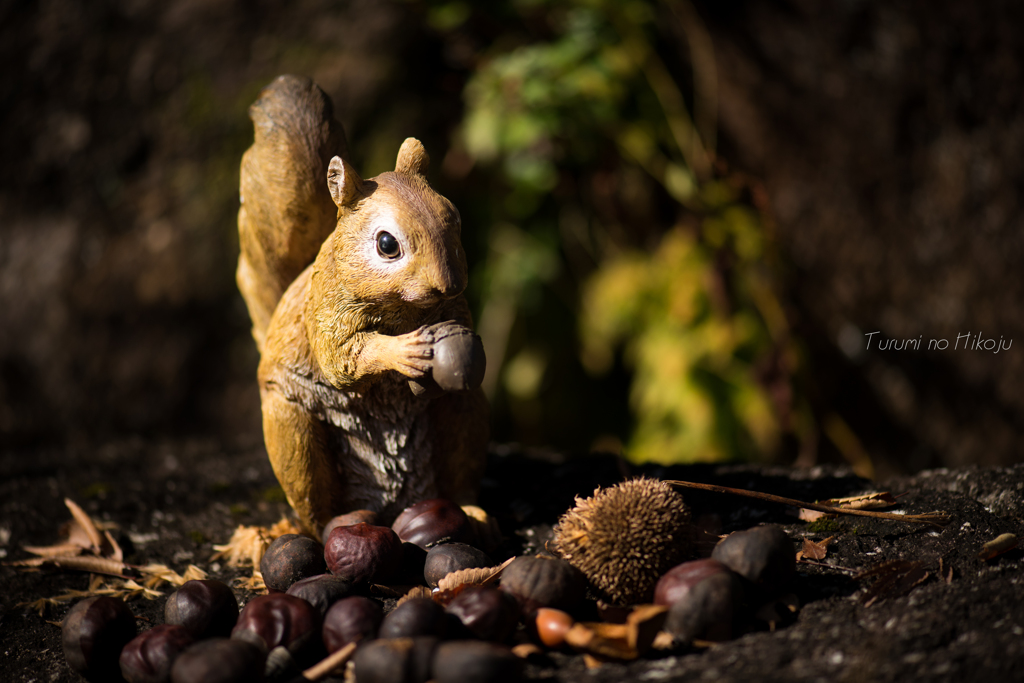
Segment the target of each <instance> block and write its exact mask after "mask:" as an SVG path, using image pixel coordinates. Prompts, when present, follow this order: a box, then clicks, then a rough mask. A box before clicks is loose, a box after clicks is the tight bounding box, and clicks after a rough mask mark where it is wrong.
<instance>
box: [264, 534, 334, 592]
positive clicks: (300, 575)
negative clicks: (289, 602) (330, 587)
mask: <svg viewBox="0 0 1024 683" xmlns="http://www.w3.org/2000/svg"><path fill="white" fill-rule="evenodd" d="M326 572H327V563H326V562H325V561H324V548H323V546H322V545H320V544H319V543H317V542H316V541H314V540H313V539H312V538H310V537H309V536H302V535H300V534H285V535H283V536H279V537H278V538H275V539H274V542H273V543H271V544H270V546H269V547H268V548H267V550H266V552H265V553H263V559H261V560H260V573H261V574H263V583H265V584H266V585H267V588H270V589H272V590H277V591H286V590H288V588H290V587H291V585H292V584H293V583H295V582H296V581H298V580H300V579H305V578H307V577H310V576H316V575H318V574H324V573H326Z"/></svg>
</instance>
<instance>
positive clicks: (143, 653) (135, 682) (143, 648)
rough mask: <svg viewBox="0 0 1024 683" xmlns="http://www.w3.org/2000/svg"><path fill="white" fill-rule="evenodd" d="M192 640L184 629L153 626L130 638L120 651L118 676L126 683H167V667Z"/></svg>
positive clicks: (169, 673) (168, 676)
mask: <svg viewBox="0 0 1024 683" xmlns="http://www.w3.org/2000/svg"><path fill="white" fill-rule="evenodd" d="M193 641H194V638H192V634H191V633H189V632H188V629H186V628H185V627H184V626H177V625H174V624H160V625H159V626H154V627H153V628H151V629H149V630H148V631H144V632H142V633H140V634H139V635H138V636H136V637H135V638H133V639H132V640H131V641H130V642H129V643H128V644H127V645H126V646H125V648H124V650H122V651H121V658H120V665H121V675H122V676H123V677H124V680H126V681H127V682H128V683H168V681H170V680H171V665H173V664H174V660H175V659H177V657H178V655H179V654H181V653H182V651H184V650H185V648H187V647H188V646H189V645H191V644H192V642H193Z"/></svg>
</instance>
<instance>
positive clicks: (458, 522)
mask: <svg viewBox="0 0 1024 683" xmlns="http://www.w3.org/2000/svg"><path fill="white" fill-rule="evenodd" d="M391 528H392V529H394V531H395V533H396V534H398V537H399V538H400V539H402V540H403V541H406V542H408V543H415V544H416V545H418V546H419V547H421V548H424V549H427V548H428V547H429V546H431V545H434V544H437V543H440V542H442V541H448V542H465V541H468V540H471V538H470V537H471V535H472V527H471V526H470V523H469V517H467V516H466V513H465V512H463V511H462V508H460V507H459V506H458V505H456V504H455V503H453V502H452V501H450V500H445V499H444V498H431V499H429V500H423V501H420V502H419V503H416V504H415V505H410V506H409V507H407V508H405V510H403V511H402V513H401V514H400V515H398V517H396V518H395V522H394V524H392V525H391Z"/></svg>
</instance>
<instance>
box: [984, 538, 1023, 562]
mask: <svg viewBox="0 0 1024 683" xmlns="http://www.w3.org/2000/svg"><path fill="white" fill-rule="evenodd" d="M1017 543H1018V541H1017V537H1016V536H1014V535H1013V534H1002V535H1000V536H996V537H995V538H994V539H992V540H991V541H989V542H988V543H986V544H985V545H983V546H981V552H979V553H978V559H980V560H991V559H992V558H993V557H996V556H997V555H1002V554H1003V553H1005V552H1007V551H1009V550H1013V549H1014V548H1016V547H1017Z"/></svg>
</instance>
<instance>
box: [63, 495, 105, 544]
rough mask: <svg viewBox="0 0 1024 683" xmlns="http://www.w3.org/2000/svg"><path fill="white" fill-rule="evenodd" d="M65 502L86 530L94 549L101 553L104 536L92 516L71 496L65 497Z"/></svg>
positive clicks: (72, 514)
mask: <svg viewBox="0 0 1024 683" xmlns="http://www.w3.org/2000/svg"><path fill="white" fill-rule="evenodd" d="M64 504H65V505H67V506H68V510H70V511H71V516H72V517H74V518H75V521H76V522H78V525H79V526H80V527H81V528H82V530H83V531H85V534H86V536H87V537H88V538H89V543H90V545H91V547H92V551H93V552H94V553H97V554H99V553H100V552H101V549H102V548H103V537H102V536H100V530H99V529H97V528H96V525H95V524H94V523H93V521H92V518H91V517H89V515H88V514H86V512H85V510H83V509H82V508H81V507H79V505H78V503H76V502H75V501H73V500H71V499H70V498H65V499H64Z"/></svg>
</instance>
